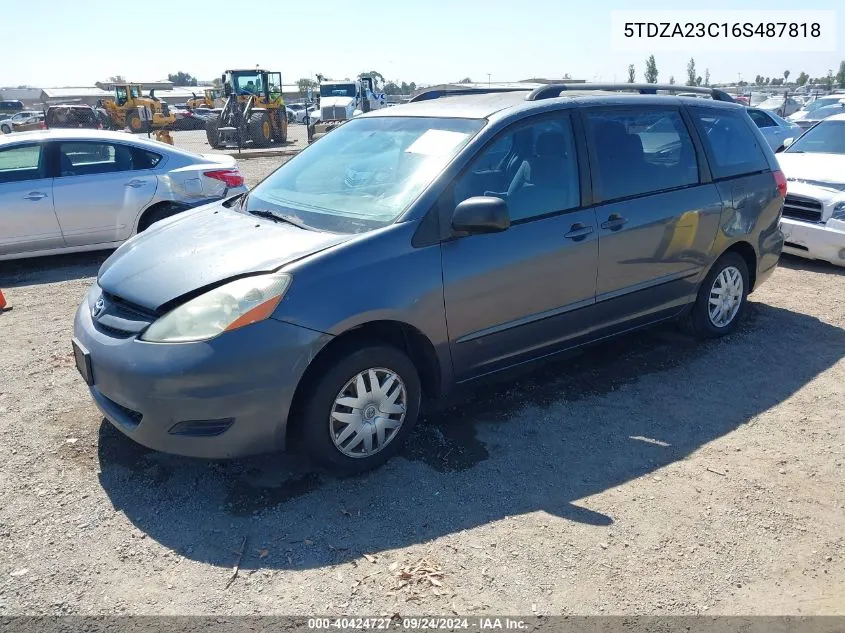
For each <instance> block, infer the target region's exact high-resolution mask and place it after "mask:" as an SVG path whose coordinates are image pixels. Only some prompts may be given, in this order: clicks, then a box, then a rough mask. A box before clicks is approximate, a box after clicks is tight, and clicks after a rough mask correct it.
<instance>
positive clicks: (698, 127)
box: [687, 105, 772, 182]
mask: <svg viewBox="0 0 845 633" xmlns="http://www.w3.org/2000/svg"><path fill="white" fill-rule="evenodd" d="M687 107H688V108H695V109H696V110H699V111H706V110H708V108H706V107H702V106H699V105H695V106H687ZM758 109H759V108H758ZM710 110H711V111H712V112H714V113H716V114H717V115H718V113H719V112H726V113H728V115H730V114H732V113H734V112H737V113H738V114H739V115H740V116H742V115H743V114H744V115H745V116H746V117H747V118H748V119H749V120H750V119H751V116H750V115H749V114H748V113H747V112H743V111H741V110H733V109H729V110H723V109H722V108H718V109H717V108H711V109H710ZM689 115H690V119H691V120H692V123H693V125H694V126H695V131H696V133H697V134H699V135H700V137H701V138H703V137H704V136H706V134H705V133H704V129H703V128H702V127H701V125H702V124H701V121H699V119H698V117H696V116H695V113H694V112H690V113H689ZM751 124H752V125H753V126H754V129H752V130H751V135H752V136H753V137H754V138H755V140H757V142H758V144H759V145H760V147H759V148H758V149H759V151H760V154H761V158H762V159H763V165H764V167H763V168H762V169H754V170H751V171H744V172H742V173H740V174H731V175H729V176H717V175H716V173H715V172H711V173H712V174H713V182H726V181H728V180H733V179H734V178H745V177H746V176H756V175H758V174H765V173H768V172H770V171H772V166H771V165H770V164H769V159H768V158H767V157H766V152H765V150H764V149H763V145H762V144H760V139H759V138H757V136H758V134H759V135H760V137H762V132H760V128H758V127H757V124H756V123H754V121H751ZM764 141H765V139H764ZM702 145H703V146H704V152H705V154H706V155H707V162H708V163H710V164H711V165H713V166H717V165H718V163H717V162H716V158H715V157H714V156H713V155H712V153H711V151H710V147H709V146H708V145H706V144H705V143H704V142H703V141H702ZM711 169H713V168H712V167H711Z"/></svg>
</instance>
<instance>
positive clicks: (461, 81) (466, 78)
mask: <svg viewBox="0 0 845 633" xmlns="http://www.w3.org/2000/svg"><path fill="white" fill-rule="evenodd" d="M458 83H459V84H471V83H472V79H470V78H469V77H464V78H463V79H461V80H460V81H459V82H458Z"/></svg>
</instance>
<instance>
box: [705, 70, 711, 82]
mask: <svg viewBox="0 0 845 633" xmlns="http://www.w3.org/2000/svg"><path fill="white" fill-rule="evenodd" d="M704 85H705V86H709V85H710V69H709V68H705V69H704Z"/></svg>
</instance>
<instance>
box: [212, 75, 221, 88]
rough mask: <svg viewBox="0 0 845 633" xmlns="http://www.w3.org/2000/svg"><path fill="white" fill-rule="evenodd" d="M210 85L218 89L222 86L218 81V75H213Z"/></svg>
mask: <svg viewBox="0 0 845 633" xmlns="http://www.w3.org/2000/svg"><path fill="white" fill-rule="evenodd" d="M211 85H212V86H214V87H215V88H217V89H218V90H220V88H222V87H223V83H222V82H221V81H220V77H215V78H214V79H213V80H212V82H211Z"/></svg>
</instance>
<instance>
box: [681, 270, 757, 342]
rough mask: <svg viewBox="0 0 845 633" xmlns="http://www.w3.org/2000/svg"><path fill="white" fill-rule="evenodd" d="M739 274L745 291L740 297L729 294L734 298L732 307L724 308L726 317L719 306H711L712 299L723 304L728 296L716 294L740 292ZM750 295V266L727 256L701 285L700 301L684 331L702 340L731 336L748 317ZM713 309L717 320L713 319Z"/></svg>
mask: <svg viewBox="0 0 845 633" xmlns="http://www.w3.org/2000/svg"><path fill="white" fill-rule="evenodd" d="M723 273H724V274H725V276H723ZM737 274H738V280H739V281H741V285H742V287H741V289H738V292H736V293H732V292H728V293H727V294H728V296H729V297H730V295H732V294H733V295H734V296H733V297H731V299H732V301H730V307H728V305H727V304H725V305H724V309H725V310H727V313H726V314H724V315H722V314H720V313H719V310H718V307H717V306H715V305H714V306H711V296H712V297H713V300H714V301H719V300H720V299H719V297H721V296H724V294H725V292H724V291H723V292H722V293H721V294H720V295H716V294H714V293H715V292H716V291H718V290H719V289H720V288H722V289H724V288H736V281H737ZM726 284H727V285H726ZM748 291H749V281H748V266H747V265H746V263H745V260H744V259H743V258H742V257H741V256H740V255H739V254H738V253H725V254H724V255H722V256H721V257H720V258H719V259H718V260H716V263H715V264H713V267H712V268H711V269H710V272H709V273H708V274H707V277H705V278H704V281H703V282H702V283H701V286H700V287H699V289H698V297H697V298H696V300H695V303H694V304H693V306H692V309H691V310H690V312H689V314H687V316H686V317H685V319H684V321H683V323H682V325H683V326H684V329H685V330H686V331H687V332H689V333H690V334H692V335H693V336H695V337H696V338H701V339H708V338H718V337H720V336H725V335H726V334H730V333H731V332H733V331H734V330H735V329H736V328H737V326H738V325H739V323H740V321H741V320H742V317H743V315H744V314H745V307H746V304H747V302H748ZM737 301H738V306H737ZM711 308H712V309H713V311H714V313H715V317H714V316H712V315H711Z"/></svg>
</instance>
